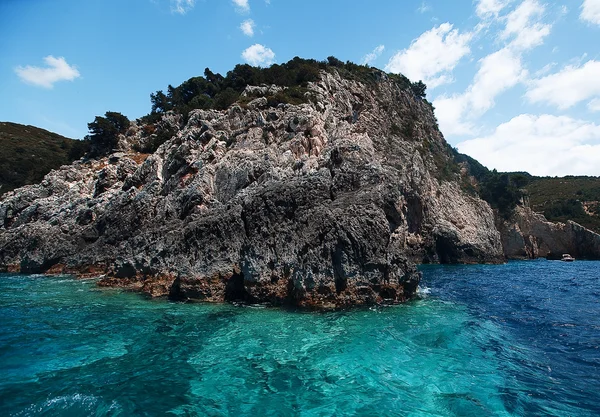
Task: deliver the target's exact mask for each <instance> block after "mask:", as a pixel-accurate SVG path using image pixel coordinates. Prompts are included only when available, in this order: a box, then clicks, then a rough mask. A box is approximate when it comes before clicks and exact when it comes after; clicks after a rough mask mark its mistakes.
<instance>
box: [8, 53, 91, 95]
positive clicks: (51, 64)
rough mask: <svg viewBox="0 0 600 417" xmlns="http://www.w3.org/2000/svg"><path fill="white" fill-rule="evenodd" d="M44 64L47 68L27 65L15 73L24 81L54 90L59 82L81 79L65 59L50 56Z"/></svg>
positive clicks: (18, 68) (75, 69) (17, 69)
mask: <svg viewBox="0 0 600 417" xmlns="http://www.w3.org/2000/svg"><path fill="white" fill-rule="evenodd" d="M44 62H45V63H46V65H47V67H45V68H42V67H34V66H31V65H27V66H26V67H17V68H15V72H16V73H17V75H18V76H19V78H20V79H21V80H22V81H24V82H26V83H28V84H33V85H37V86H40V87H44V88H52V87H53V86H54V83H56V82H58V81H73V80H74V79H75V78H79V77H80V74H79V71H77V68H75V67H74V66H71V65H69V64H67V61H66V60H65V59H64V58H63V57H59V58H55V57H53V56H52V55H49V56H47V57H45V58H44Z"/></svg>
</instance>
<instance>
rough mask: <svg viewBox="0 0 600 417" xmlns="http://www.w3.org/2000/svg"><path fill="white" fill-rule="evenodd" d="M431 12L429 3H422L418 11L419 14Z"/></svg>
mask: <svg viewBox="0 0 600 417" xmlns="http://www.w3.org/2000/svg"><path fill="white" fill-rule="evenodd" d="M430 11H431V6H430V5H429V4H427V3H425V2H424V1H422V2H421V5H420V6H419V8H418V9H417V12H419V13H427V12H430Z"/></svg>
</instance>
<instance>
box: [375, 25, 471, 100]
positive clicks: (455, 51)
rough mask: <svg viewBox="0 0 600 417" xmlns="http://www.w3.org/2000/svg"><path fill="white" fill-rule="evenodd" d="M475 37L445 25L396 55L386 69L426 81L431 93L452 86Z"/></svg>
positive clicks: (424, 35)
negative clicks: (454, 72) (454, 73)
mask: <svg viewBox="0 0 600 417" xmlns="http://www.w3.org/2000/svg"><path fill="white" fill-rule="evenodd" d="M472 37H473V35H472V33H460V32H459V31H458V29H453V26H452V25H451V24H450V23H442V24H441V25H439V26H437V27H434V28H433V29H431V30H429V31H427V32H425V33H423V34H422V35H421V36H419V37H418V38H417V39H415V40H414V41H413V42H412V43H411V44H410V47H409V48H408V49H404V50H402V51H400V52H398V53H396V54H395V55H394V56H393V57H392V58H391V59H390V61H389V62H388V64H387V65H386V67H385V69H386V70H387V71H389V72H395V73H398V72H401V73H403V74H404V75H406V76H407V77H408V78H410V79H411V80H415V81H416V80H423V82H425V83H426V84H427V86H428V87H429V88H430V89H433V88H435V87H437V86H440V85H442V84H448V83H450V82H452V80H453V79H452V74H451V73H452V70H453V69H454V67H456V65H458V63H459V61H460V60H461V59H462V58H463V57H464V56H465V55H467V54H469V52H470V51H471V50H470V48H469V42H470V41H471V39H472Z"/></svg>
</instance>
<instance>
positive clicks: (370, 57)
mask: <svg viewBox="0 0 600 417" xmlns="http://www.w3.org/2000/svg"><path fill="white" fill-rule="evenodd" d="M384 49H385V46H384V45H379V46H378V47H377V48H375V49H373V51H372V52H369V53H368V54H366V55H365V56H364V57H363V59H362V63H363V65H370V64H372V63H373V62H374V61H375V60H376V59H377V58H379V57H380V56H381V54H382V53H383V50H384Z"/></svg>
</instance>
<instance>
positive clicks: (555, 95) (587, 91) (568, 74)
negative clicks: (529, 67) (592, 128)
mask: <svg viewBox="0 0 600 417" xmlns="http://www.w3.org/2000/svg"><path fill="white" fill-rule="evenodd" d="M599 75H600V61H594V60H590V61H588V62H586V63H585V64H584V65H583V66H567V67H565V68H564V69H563V70H562V71H560V72H557V73H555V74H551V75H548V76H546V77H543V78H540V79H538V80H534V81H533V82H532V83H531V85H530V87H529V89H528V91H527V93H526V94H525V95H526V97H527V98H528V99H529V101H531V102H532V103H538V102H547V103H551V104H553V105H555V106H556V107H558V108H559V109H567V108H569V107H572V106H574V105H575V104H577V103H579V102H581V101H584V100H588V99H590V98H593V97H595V96H600V76H599Z"/></svg>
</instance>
